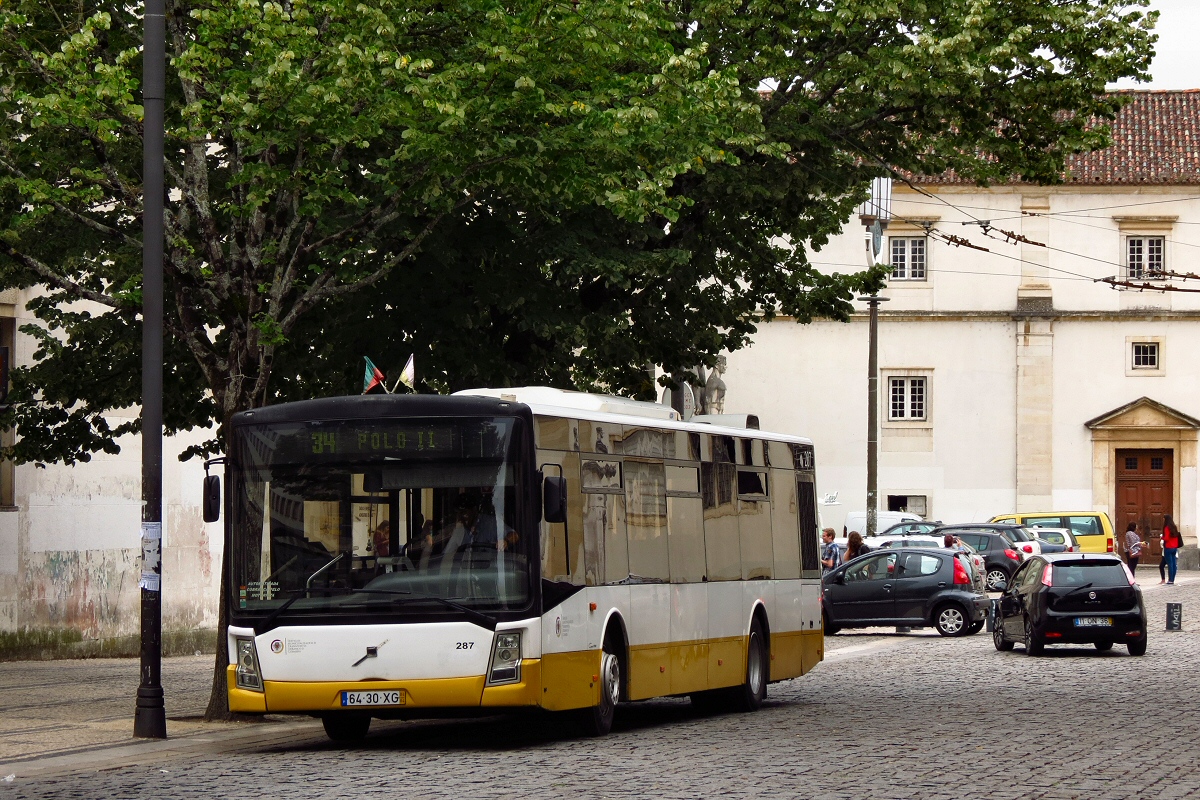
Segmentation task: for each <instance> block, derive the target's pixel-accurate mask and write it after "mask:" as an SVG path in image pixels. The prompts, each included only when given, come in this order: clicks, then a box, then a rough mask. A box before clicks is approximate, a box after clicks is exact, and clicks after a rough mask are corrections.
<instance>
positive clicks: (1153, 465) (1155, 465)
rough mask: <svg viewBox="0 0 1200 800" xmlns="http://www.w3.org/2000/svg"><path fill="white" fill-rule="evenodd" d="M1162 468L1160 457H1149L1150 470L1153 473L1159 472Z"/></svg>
mask: <svg viewBox="0 0 1200 800" xmlns="http://www.w3.org/2000/svg"><path fill="white" fill-rule="evenodd" d="M1162 468H1163V459H1162V456H1151V458H1150V469H1151V470H1153V471H1157V472H1161V471H1162Z"/></svg>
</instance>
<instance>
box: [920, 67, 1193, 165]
mask: <svg viewBox="0 0 1200 800" xmlns="http://www.w3.org/2000/svg"><path fill="white" fill-rule="evenodd" d="M1118 94H1122V95H1128V96H1129V97H1130V98H1131V99H1130V101H1129V103H1127V104H1126V105H1125V106H1124V107H1123V108H1122V109H1121V111H1120V112H1119V113H1118V114H1117V118H1116V119H1115V120H1113V121H1112V138H1113V143H1112V146H1110V147H1107V148H1105V149H1104V150H1096V151H1093V152H1091V153H1078V154H1075V155H1069V156H1067V174H1066V176H1065V178H1066V182H1067V183H1076V184H1093V185H1096V184H1099V185H1157V186H1162V185H1180V184H1200V89H1188V90H1186V91H1157V90H1132V91H1125V92H1119V93H1118ZM916 181H917V182H918V183H925V184H964V183H971V181H968V180H965V179H963V178H960V177H959V176H958V175H957V174H955V173H954V172H952V171H951V172H946V173H944V174H942V175H938V176H935V177H918V178H916Z"/></svg>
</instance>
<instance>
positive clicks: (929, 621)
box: [821, 547, 989, 636]
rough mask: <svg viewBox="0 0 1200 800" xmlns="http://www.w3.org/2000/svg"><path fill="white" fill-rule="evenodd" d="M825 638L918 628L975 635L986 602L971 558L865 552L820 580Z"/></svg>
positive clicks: (934, 552) (911, 552) (924, 551)
mask: <svg viewBox="0 0 1200 800" xmlns="http://www.w3.org/2000/svg"><path fill="white" fill-rule="evenodd" d="M821 587H822V593H823V594H822V602H823V605H824V612H823V613H824V621H825V633H826V634H834V633H837V632H838V631H839V630H841V629H842V628H867V627H872V626H875V625H887V626H892V625H896V626H904V627H909V628H921V627H925V626H927V625H932V626H933V627H934V628H936V629H937V632H938V633H940V634H941V635H942V636H965V635H967V634H970V633H978V632H979V630H980V629H982V628H983V623H984V621H985V620H986V618H987V610H988V608H989V601H988V597H987V593H986V592H985V591H984V589H983V576H981V575H978V574H975V572H974V569H973V568H972V566H971V560H970V558H969V557H968V556H967V555H966V554H964V553H957V552H954V551H952V550H933V549H925V548H915V547H914V548H905V549H903V550H890V549H889V550H880V551H876V552H874V553H868V554H867V555H865V556H862V557H860V558H856V559H854V560H853V561H851V562H849V563H847V564H843V565H842V566H840V567H838V568H837V569H835V570H833V571H832V572H830V573H829V574H827V575H826V576H825V577H824V579H823V580H822V581H821Z"/></svg>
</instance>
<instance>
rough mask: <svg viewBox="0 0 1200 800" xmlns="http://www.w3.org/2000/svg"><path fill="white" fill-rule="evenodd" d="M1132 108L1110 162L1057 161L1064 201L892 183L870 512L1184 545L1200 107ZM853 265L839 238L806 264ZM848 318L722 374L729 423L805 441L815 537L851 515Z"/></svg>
mask: <svg viewBox="0 0 1200 800" xmlns="http://www.w3.org/2000/svg"><path fill="white" fill-rule="evenodd" d="M1128 94H1129V104H1128V105H1127V106H1125V108H1124V109H1123V110H1122V112H1121V114H1120V116H1119V118H1118V119H1117V120H1116V122H1115V123H1114V126H1113V133H1114V143H1113V145H1112V146H1111V147H1110V148H1108V149H1106V150H1104V151H1101V152H1096V153H1089V154H1082V155H1078V156H1074V157H1072V158H1071V159H1070V161H1069V172H1068V174H1067V175H1066V176H1065V180H1064V182H1063V183H1062V184H1060V185H1055V186H1034V185H1028V184H1023V183H1010V184H1006V185H997V186H992V187H989V188H981V187H978V186H974V185H972V184H969V183H967V182H965V181H962V180H959V179H958V178H957V177H956V176H954V175H953V174H949V175H944V176H940V177H938V178H936V179H921V180H920V182H914V184H913V185H912V186H909V185H906V184H904V183H901V182H896V183H895V184H894V188H893V215H894V218H893V220H892V221H891V223H890V224H889V226H888V228H887V230H886V232H885V240H886V241H885V245H884V246H885V247H886V248H887V249H886V250H885V251H884V252H885V255H886V257H888V258H889V259H890V260H891V263H892V266H893V271H892V278H891V280H890V281H889V283H888V286H887V288H886V289H885V290H884V291H883V293H882V295H881V296H883V297H886V298H887V301H886V302H884V303H883V304H881V308H882V310H881V316H880V324H879V366H880V409H879V415H880V420H881V431H880V434H881V435H880V461H879V475H880V478H879V492H880V507H881V508H882V509H887V508H889V507H890V508H893V509H897V510H899V509H907V510H910V511H916V512H918V513H922V514H923V515H924V516H926V517H927V518H930V519H941V520H944V521H947V522H960V521H980V520H985V519H988V518H990V517H991V516H993V515H997V514H1001V513H1005V512H1013V511H1049V510H1056V511H1057V510H1062V511H1068V510H1087V509H1097V510H1104V511H1107V512H1109V513H1110V515H1111V516H1112V518H1113V520H1114V523H1117V524H1120V523H1121V522H1122V521H1123V520H1125V519H1137V520H1138V521H1139V522H1140V523H1141V524H1143V525H1145V526H1146V527H1150V528H1153V527H1154V526H1156V525H1159V524H1161V519H1162V515H1163V514H1164V513H1170V514H1173V516H1174V517H1175V519H1176V520H1177V522H1178V523H1179V524H1180V527H1181V529H1182V530H1183V532H1184V533H1185V535H1186V537H1187V539H1189V540H1190V541H1194V537H1195V535H1196V525H1197V505H1198V500H1200V486H1198V485H1197V453H1196V442H1197V433H1198V431H1200V422H1198V421H1197V420H1198V419H1200V294H1194V293H1192V292H1194V291H1196V290H1200V279H1197V278H1194V277H1193V278H1183V277H1180V276H1179V274H1187V273H1195V272H1200V142H1198V141H1197V137H1198V136H1200V133H1198V132H1200V92H1194V91H1187V92H1157V91H1138V92H1129V93H1128ZM948 236H958V237H963V238H965V239H967V240H968V241H970V242H971V243H972V244H973V245H975V246H976V247H978V248H986V249H973V248H971V247H966V246H956V245H953V244H951V243H949V241H948V238H947V237H948ZM864 250H865V248H864V229H863V227H862V226H861V225H860V224H859V221H858V220H851V222H850V223H849V224H848V225H847V227H846V229H845V230H844V231H843V232H842V234H840V235H839V236H838V237H835V238H834V239H833V240H831V242H830V243H829V244H828V245H827V246H826V247H825V248H824V249H822V250H821V251H820V252H813V253H811V254H810V257H811V259H812V260H813V262H814V263H815V264H816V265H817V266H818V267H819V268H821V269H823V270H827V271H830V272H834V271H840V272H847V271H851V270H857V269H861V268H862V265H863V264H864V263H865V252H864ZM1173 273H1175V275H1172V274H1173ZM1108 277H1112V278H1115V279H1116V280H1117V281H1118V282H1121V281H1124V282H1126V284H1127V285H1123V286H1116V287H1114V286H1113V285H1112V284H1110V283H1106V282H1104V281H1101V280H1099V279H1102V278H1108ZM1166 287H1176V288H1183V289H1189V290H1191V291H1190V292H1173V291H1163V289H1164V288H1166ZM858 306H859V308H858V311H857V313H855V315H854V316H853V318H852V319H851V321H850V322H849V323H840V322H832V321H821V322H815V323H813V324H810V325H800V326H798V325H796V324H794V322H792V321H790V320H787V319H780V320H777V321H774V322H771V323H769V324H766V325H763V326H761V327H760V329H759V332H758V334H757V335H756V336H755V342H754V345H753V346H752V347H751V348H750V349H748V350H746V351H743V352H738V353H735V354H733V355H732V356H731V357H730V358H729V369H728V374H727V375H726V381H727V383H728V386H729V388H728V394H727V404H726V410H727V411H731V412H739V413H747V412H751V413H757V414H758V415H759V416H760V418H761V420H762V425H763V427H764V428H772V429H777V430H783V431H788V432H794V433H800V434H803V435H807V436H810V437H812V438H813V439H814V440H815V442H816V448H817V462H818V488H819V491H820V492H821V494H822V495H826V496H828V495H831V494H833V493H836V494H837V501H836V503H830V504H827V505H825V506H824V507H823V521H824V523H825V524H827V525H832V526H834V527H837V528H839V529H840V527H841V525H842V518H843V517H844V515H845V513H846V512H847V511H851V510H861V509H862V508H863V507H864V506H865V496H866V485H865V483H866V482H865V461H866V427H867V424H866V420H867V408H866V397H867V374H866V373H867V315H866V308H865V304H864V303H859V304H858ZM1120 526H1121V527H1122V528H1123V527H1124V526H1123V525H1120Z"/></svg>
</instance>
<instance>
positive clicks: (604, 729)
mask: <svg viewBox="0 0 1200 800" xmlns="http://www.w3.org/2000/svg"><path fill="white" fill-rule="evenodd" d="M620 700H621V654H620V650H619V648H618V647H617V646H616V645H614V644H613V642H612V640H611V639H607V640H606V641H605V642H604V650H603V651H602V652H601V653H600V702H599V703H598V704H596V705H594V706H592V707H591V708H585V709H583V710H582V711H581V717H582V718H581V720H580V722H581V723H582V727H583V732H584V733H585V734H586V735H588V736H604V735H606V734H607V733H608V732H609V731H610V730H612V724H613V717H615V716H616V712H617V703H618V702H620Z"/></svg>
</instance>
